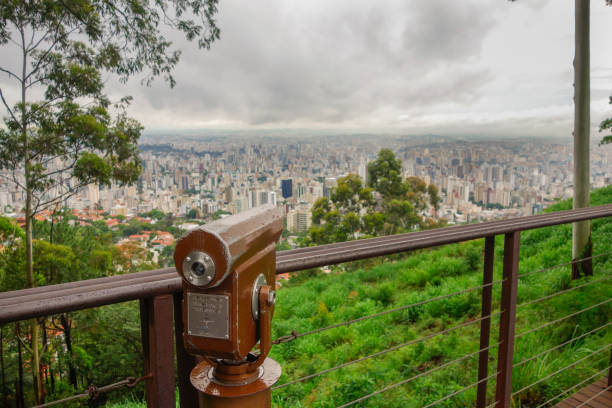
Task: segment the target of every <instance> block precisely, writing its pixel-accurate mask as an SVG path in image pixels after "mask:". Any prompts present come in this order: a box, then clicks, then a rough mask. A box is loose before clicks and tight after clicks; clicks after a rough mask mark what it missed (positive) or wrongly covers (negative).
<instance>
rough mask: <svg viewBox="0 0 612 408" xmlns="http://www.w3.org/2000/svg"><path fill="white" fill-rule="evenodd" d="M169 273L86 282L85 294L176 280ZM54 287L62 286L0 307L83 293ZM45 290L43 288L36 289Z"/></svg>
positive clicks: (2, 302)
mask: <svg viewBox="0 0 612 408" xmlns="http://www.w3.org/2000/svg"><path fill="white" fill-rule="evenodd" d="M168 270H169V271H170V272H161V273H155V274H145V275H144V276H143V275H142V274H139V273H138V274H136V273H130V274H127V275H123V276H125V277H126V278H125V279H121V280H112V281H108V280H107V281H106V282H99V283H92V282H89V281H88V285H87V292H95V291H99V290H104V289H112V288H116V287H121V286H126V285H137V284H139V283H147V282H151V283H152V282H157V281H161V280H168V279H173V278H176V271H175V270H174V269H168ZM55 286H62V285H51V286H50V287H49V288H51V289H52V290H49V291H46V292H44V291H41V292H38V293H35V294H33V295H32V294H28V293H22V294H21V296H14V297H10V298H4V299H0V307H4V306H8V305H12V304H22V303H24V302H29V301H33V300H44V299H51V298H59V297H64V296H70V295H73V294H80V293H83V288H82V287H80V286H78V285H71V287H68V288H66V287H62V288H54V287H55ZM39 288H45V286H42V287H38V288H35V289H39Z"/></svg>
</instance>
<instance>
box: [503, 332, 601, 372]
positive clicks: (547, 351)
mask: <svg viewBox="0 0 612 408" xmlns="http://www.w3.org/2000/svg"><path fill="white" fill-rule="evenodd" d="M611 324H612V322H608V323H606V324H604V325H603V326H599V327H598V328H596V329H593V330H591V331H589V332H587V333H584V334H582V335H580V336H578V337H574V338H572V339H570V340H568V341H566V342H563V343H561V344H559V345H557V346H555V347H552V348H549V349H548V350H545V351H542V352H541V353H538V354H536V355H535V356H532V357H529V358H526V359H525V360H523V361H521V362H519V363H516V364H514V365H513V367H520V366H522V365H523V364H527V363H528V362H530V361H532V360H535V359H536V358H538V357H541V356H543V355H545V354H548V353H550V352H551V351H555V350H557V349H560V348H561V347H563V346H566V345H568V344H570V343H573V342H575V341H577V340H580V339H582V338H584V337H586V336H589V335H591V334H593V333H595V332H597V331H599V330H603V329H605V328H606V327H608V326H610V325H611Z"/></svg>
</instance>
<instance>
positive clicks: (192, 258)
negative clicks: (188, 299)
mask: <svg viewBox="0 0 612 408" xmlns="http://www.w3.org/2000/svg"><path fill="white" fill-rule="evenodd" d="M183 276H185V278H186V279H187V281H189V283H191V284H192V285H195V286H206V285H208V284H209V283H210V282H211V281H212V280H213V279H214V278H215V262H214V261H213V259H212V258H211V257H210V255H208V254H207V253H206V252H202V251H191V252H190V253H189V255H187V257H186V258H185V260H184V261H183Z"/></svg>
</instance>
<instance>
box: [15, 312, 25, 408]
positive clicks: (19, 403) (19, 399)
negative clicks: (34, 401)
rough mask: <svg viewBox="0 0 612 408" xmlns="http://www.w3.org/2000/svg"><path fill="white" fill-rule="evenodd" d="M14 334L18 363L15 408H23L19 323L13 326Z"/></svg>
mask: <svg viewBox="0 0 612 408" xmlns="http://www.w3.org/2000/svg"><path fill="white" fill-rule="evenodd" d="M15 332H16V334H17V356H18V357H17V362H18V363H19V368H18V373H19V380H18V381H17V387H16V388H17V398H16V399H17V408H24V407H25V399H24V397H23V358H22V356H21V333H20V331H19V323H17V324H15Z"/></svg>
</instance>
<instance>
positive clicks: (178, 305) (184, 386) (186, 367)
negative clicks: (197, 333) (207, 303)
mask: <svg viewBox="0 0 612 408" xmlns="http://www.w3.org/2000/svg"><path fill="white" fill-rule="evenodd" d="M182 303H183V292H179V293H175V294H174V338H175V341H176V366H177V372H178V389H179V401H180V406H181V407H182V408H191V407H197V406H198V398H199V397H198V391H197V390H196V389H195V387H194V386H193V385H191V381H189V374H190V373H191V370H192V369H193V368H194V367H195V366H196V364H197V360H196V358H195V357H194V356H192V355H190V354H188V353H187V351H186V350H185V345H184V344H183V328H184V326H183V309H182Z"/></svg>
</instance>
